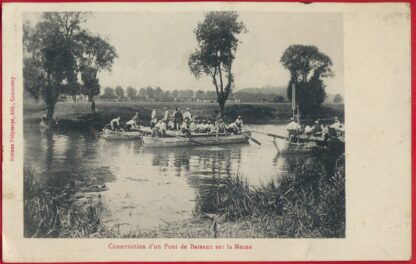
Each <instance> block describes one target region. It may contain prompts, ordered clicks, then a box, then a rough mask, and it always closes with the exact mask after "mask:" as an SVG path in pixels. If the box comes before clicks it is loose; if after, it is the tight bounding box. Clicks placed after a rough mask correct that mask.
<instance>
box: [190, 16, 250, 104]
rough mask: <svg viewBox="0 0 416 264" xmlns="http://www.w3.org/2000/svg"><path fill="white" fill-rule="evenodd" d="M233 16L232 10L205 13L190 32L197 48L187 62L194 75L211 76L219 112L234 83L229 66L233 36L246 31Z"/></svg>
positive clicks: (235, 42) (232, 55)
mask: <svg viewBox="0 0 416 264" xmlns="http://www.w3.org/2000/svg"><path fill="white" fill-rule="evenodd" d="M237 19H238V14H237V13H236V12H210V13H208V14H207V15H206V16H205V19H204V21H203V22H200V23H199V24H198V26H197V28H196V29H195V31H194V33H195V36H196V40H197V41H198V48H197V49H196V51H195V52H194V53H193V54H191V56H190V57H189V61H188V66H189V69H190V70H191V73H192V74H193V75H195V77H196V78H199V77H200V76H201V75H202V74H206V75H208V76H210V77H211V78H212V81H213V84H214V86H215V91H216V93H217V101H218V104H219V106H220V110H221V112H223V111H224V106H225V102H226V101H227V99H228V96H229V94H230V93H231V89H232V85H233V82H234V77H233V74H232V72H231V69H232V63H233V61H234V59H235V53H236V51H237V46H238V42H239V41H238V39H237V35H238V34H240V33H242V32H245V31H246V27H245V25H244V24H243V22H239V21H237Z"/></svg>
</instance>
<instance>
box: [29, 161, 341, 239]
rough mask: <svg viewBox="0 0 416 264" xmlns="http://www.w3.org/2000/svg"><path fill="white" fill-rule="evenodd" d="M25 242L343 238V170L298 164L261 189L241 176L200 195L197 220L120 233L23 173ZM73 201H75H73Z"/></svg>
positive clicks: (68, 191) (67, 191) (88, 208)
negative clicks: (50, 239) (56, 239)
mask: <svg viewBox="0 0 416 264" xmlns="http://www.w3.org/2000/svg"><path fill="white" fill-rule="evenodd" d="M24 176H25V183H24V194H25V199H24V208H25V213H24V216H25V219H24V220H25V221H24V224H25V237H142V238H148V237H152V238H153V237H161V238H162V237H163V238H211V237H230V238H231V237H246V238H255V237H291V238H295V237H313V238H318V237H319V238H322V237H344V236H345V170H344V160H343V159H339V160H338V165H337V167H336V169H335V172H334V173H333V174H328V173H327V172H326V171H325V170H324V169H323V168H322V167H321V166H318V165H313V166H305V165H298V166H296V167H293V168H291V169H290V170H289V173H288V175H287V176H286V177H283V178H281V180H279V181H271V182H269V183H266V184H264V185H262V186H259V187H252V186H249V185H248V183H247V182H246V181H245V180H243V179H242V178H240V177H237V176H235V177H231V178H228V179H223V180H222V182H221V183H220V185H219V186H218V188H217V189H216V190H215V191H214V192H209V193H205V194H200V199H199V200H198V201H197V208H196V210H195V217H194V218H192V219H189V220H187V221H183V222H177V223H168V224H167V225H165V226H161V227H160V228H156V229H155V228H153V229H137V230H134V231H132V232H131V233H129V234H120V233H119V231H118V230H117V228H109V227H107V226H105V225H103V224H102V223H101V222H100V217H99V214H98V213H97V212H98V209H97V208H96V205H94V204H88V205H85V206H80V207H76V206H74V205H73V203H74V201H73V199H72V198H71V197H73V194H74V190H73V189H72V188H71V187H70V186H68V187H66V188H64V189H62V190H54V189H45V188H41V187H39V185H38V183H37V182H36V181H35V180H34V179H36V173H35V172H34V171H33V170H30V169H28V168H26V169H25V171H24ZM71 199H72V200H71Z"/></svg>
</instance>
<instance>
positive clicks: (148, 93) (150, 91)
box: [146, 86, 155, 101]
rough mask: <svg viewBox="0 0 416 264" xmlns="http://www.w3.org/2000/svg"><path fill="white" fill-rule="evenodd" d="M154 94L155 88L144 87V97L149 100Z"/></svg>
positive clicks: (151, 99)
mask: <svg viewBox="0 0 416 264" xmlns="http://www.w3.org/2000/svg"><path fill="white" fill-rule="evenodd" d="M154 96H155V90H153V88H152V87H150V86H148V87H146V99H147V100H149V101H153V100H154Z"/></svg>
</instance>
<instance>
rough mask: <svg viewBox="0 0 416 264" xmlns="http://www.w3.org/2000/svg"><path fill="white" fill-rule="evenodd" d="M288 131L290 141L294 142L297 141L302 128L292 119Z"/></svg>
mask: <svg viewBox="0 0 416 264" xmlns="http://www.w3.org/2000/svg"><path fill="white" fill-rule="evenodd" d="M286 130H287V131H288V136H289V141H294V140H297V138H298V135H299V132H300V130H301V127H300V125H299V124H298V122H296V120H295V119H294V118H293V117H292V118H291V119H290V123H289V124H288V125H287V127H286Z"/></svg>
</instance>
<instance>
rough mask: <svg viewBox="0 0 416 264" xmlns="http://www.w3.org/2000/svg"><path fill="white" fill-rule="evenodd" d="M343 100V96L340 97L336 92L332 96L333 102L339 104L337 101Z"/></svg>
mask: <svg viewBox="0 0 416 264" xmlns="http://www.w3.org/2000/svg"><path fill="white" fill-rule="evenodd" d="M343 101H344V98H342V96H341V95H340V94H336V95H335V96H334V103H336V104H339V103H342V102H343Z"/></svg>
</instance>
